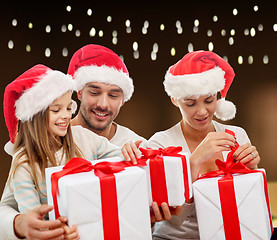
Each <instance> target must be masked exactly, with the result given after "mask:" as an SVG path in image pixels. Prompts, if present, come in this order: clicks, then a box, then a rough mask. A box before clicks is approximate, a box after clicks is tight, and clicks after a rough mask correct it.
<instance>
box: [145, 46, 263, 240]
mask: <svg viewBox="0 0 277 240" xmlns="http://www.w3.org/2000/svg"><path fill="white" fill-rule="evenodd" d="M234 76H235V74H234V71H233V69H232V67H231V66H230V65H229V64H228V63H227V62H226V61H225V60H224V59H222V58H221V57H220V56H218V55H217V54H215V53H213V52H208V51H195V52H190V53H188V54H186V55H185V56H184V57H183V58H182V59H181V60H180V61H178V62H177V63H176V64H174V65H173V66H171V67H170V68H169V69H168V71H167V73H166V75H165V80H164V86H165V91H166V92H167V94H168V95H169V96H170V98H171V101H172V103H173V104H174V105H175V106H176V107H178V108H179V110H180V112H181V115H182V120H181V121H180V122H179V123H178V124H176V125H175V126H173V127H172V128H170V129H168V130H165V131H162V132H158V133H155V134H154V135H153V136H152V137H151V138H150V139H149V143H148V145H147V147H150V148H159V147H162V148H165V147H168V146H182V147H183V151H184V152H187V153H189V154H190V165H191V175H192V181H195V180H196V179H197V177H198V176H199V175H201V174H204V173H207V172H210V171H213V170H216V169H217V167H216V165H215V160H216V159H221V160H226V157H227V154H228V151H230V148H231V147H235V146H236V144H237V143H239V145H240V146H239V147H238V149H237V150H236V151H235V153H234V155H235V156H234V157H235V158H236V160H237V161H241V162H242V163H244V164H245V165H246V166H248V167H250V168H257V164H258V163H259V162H260V157H259V153H258V152H257V150H256V148H255V147H254V146H252V145H251V143H250V140H249V138H248V136H247V134H246V132H245V131H244V130H243V129H242V128H240V127H235V126H231V125H223V124H220V123H218V122H216V121H213V115H214V114H215V116H216V117H218V118H219V119H221V120H229V119H232V118H234V117H235V113H236V108H235V105H234V104H233V103H231V102H229V101H226V100H225V97H226V95H227V91H228V89H229V87H230V85H231V83H232V81H233V78H234ZM217 92H220V94H221V97H222V98H221V99H220V100H218V101H217ZM225 129H228V130H231V131H233V132H234V133H235V137H233V136H232V135H230V134H228V133H225ZM153 239H156V240H158V239H199V233H198V226H197V219H196V212H195V206H194V202H193V199H190V200H189V201H188V202H187V203H185V204H184V205H183V209H182V212H181V214H180V215H179V216H172V218H171V219H170V220H169V221H162V222H157V223H155V227H154V231H153Z"/></svg>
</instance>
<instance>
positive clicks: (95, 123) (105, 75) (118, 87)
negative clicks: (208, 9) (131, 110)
mask: <svg viewBox="0 0 277 240" xmlns="http://www.w3.org/2000/svg"><path fill="white" fill-rule="evenodd" d="M68 74H70V75H72V76H73V78H74V79H75V80H76V84H77V88H78V93H77V96H78V99H79V100H80V101H81V104H80V109H79V112H78V114H77V116H76V117H75V118H74V119H73V120H72V125H73V126H74V125H81V126H83V127H85V128H88V129H90V130H91V131H93V132H95V133H96V134H98V135H101V136H103V137H106V138H107V139H108V140H110V142H111V143H113V144H115V145H117V146H120V147H122V146H123V145H124V144H125V143H127V142H129V141H133V142H135V143H130V145H131V146H130V148H129V149H130V151H128V152H129V154H131V155H130V156H132V158H134V157H135V156H136V157H140V153H139V152H138V151H137V148H136V147H134V148H133V147H132V145H135V144H136V146H138V145H139V144H140V143H141V142H142V145H143V146H144V145H145V144H146V140H145V139H144V138H143V137H140V136H139V135H137V134H136V133H135V132H133V131H132V130H130V129H128V128H126V127H123V126H120V125H118V124H116V123H115V122H114V119H115V118H116V117H117V115H118V114H119V111H120V108H121V107H122V106H123V105H124V103H125V102H126V101H128V100H129V99H130V98H131V96H132V94H133V92H134V86H133V81H132V79H131V78H130V77H129V73H128V70H127V68H126V66H125V64H124V63H123V61H122V60H121V59H120V58H119V57H118V55H117V54H115V53H114V52H113V51H112V50H110V49H108V48H106V47H103V46H100V45H94V44H90V45H86V46H84V47H82V48H81V49H79V50H78V51H77V52H76V53H75V54H74V55H73V57H72V59H71V61H70V64H69V68H68ZM132 149H135V151H134V153H133V151H132ZM123 154H124V152H123ZM127 155H128V154H124V156H127ZM127 160H128V159H127ZM51 209H52V208H51V207H50V206H47V205H43V206H41V207H40V208H38V209H35V210H33V211H31V212H30V213H28V214H19V212H18V210H17V203H16V201H15V199H14V196H13V195H12V194H11V193H10V192H9V189H8V188H5V191H4V193H3V196H2V200H1V205H0V215H1V216H5V219H3V220H1V221H0V238H1V239H18V237H19V238H24V237H28V238H29V239H62V237H63V229H62V228H61V227H60V226H61V224H62V223H63V222H66V221H67V219H66V218H64V219H60V220H55V221H42V220H43V217H44V215H45V214H46V213H47V212H49V211H50V210H51ZM41 229H53V230H48V231H41Z"/></svg>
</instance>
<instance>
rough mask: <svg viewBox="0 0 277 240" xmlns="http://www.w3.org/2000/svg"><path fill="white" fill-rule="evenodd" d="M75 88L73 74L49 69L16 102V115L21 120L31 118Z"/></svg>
mask: <svg viewBox="0 0 277 240" xmlns="http://www.w3.org/2000/svg"><path fill="white" fill-rule="evenodd" d="M75 89H76V87H75V82H74V81H73V80H72V77H71V76H69V75H65V74H64V73H62V72H60V71H56V70H54V71H53V70H49V71H47V72H46V74H45V75H42V76H41V78H40V80H39V81H38V82H36V83H35V84H34V85H33V86H32V87H31V88H29V89H27V90H26V91H25V92H24V93H23V94H22V96H21V97H20V98H19V99H18V100H17V101H16V102H15V107H16V110H15V115H16V117H17V118H18V119H19V120H21V121H27V120H31V119H32V117H33V116H34V115H35V114H37V113H39V112H42V111H45V110H46V109H47V108H48V107H49V105H50V104H51V103H52V102H53V101H54V100H56V99H57V98H59V97H60V96H62V95H63V94H64V93H66V92H68V91H74V90H75Z"/></svg>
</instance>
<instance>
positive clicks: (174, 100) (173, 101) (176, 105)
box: [170, 97, 179, 107]
mask: <svg viewBox="0 0 277 240" xmlns="http://www.w3.org/2000/svg"><path fill="white" fill-rule="evenodd" d="M170 100H171V102H172V103H173V104H174V105H175V107H179V105H178V103H177V101H176V99H175V98H173V97H170Z"/></svg>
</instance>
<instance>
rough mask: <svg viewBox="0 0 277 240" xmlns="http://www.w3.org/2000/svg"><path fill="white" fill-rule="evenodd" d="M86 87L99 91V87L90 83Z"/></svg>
mask: <svg viewBox="0 0 277 240" xmlns="http://www.w3.org/2000/svg"><path fill="white" fill-rule="evenodd" d="M87 87H88V88H97V89H100V87H99V86H97V85H94V84H91V83H90V84H88V85H87Z"/></svg>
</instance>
